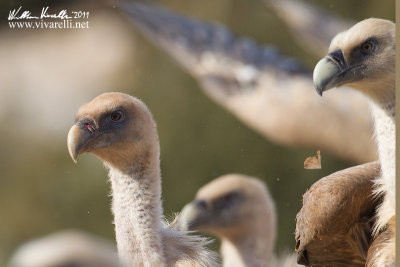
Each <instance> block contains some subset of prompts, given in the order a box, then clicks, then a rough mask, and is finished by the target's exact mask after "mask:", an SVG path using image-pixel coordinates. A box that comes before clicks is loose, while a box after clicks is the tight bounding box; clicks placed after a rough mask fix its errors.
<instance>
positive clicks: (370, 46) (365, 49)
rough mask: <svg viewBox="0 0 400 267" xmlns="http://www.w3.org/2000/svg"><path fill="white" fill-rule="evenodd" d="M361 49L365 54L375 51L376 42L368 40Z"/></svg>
mask: <svg viewBox="0 0 400 267" xmlns="http://www.w3.org/2000/svg"><path fill="white" fill-rule="evenodd" d="M360 49H361V52H362V53H363V54H369V53H371V52H373V51H374V49H375V44H374V43H373V42H371V41H366V42H364V43H362V45H361V47H360Z"/></svg>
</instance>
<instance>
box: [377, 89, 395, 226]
mask: <svg viewBox="0 0 400 267" xmlns="http://www.w3.org/2000/svg"><path fill="white" fill-rule="evenodd" d="M386 92H388V93H386V95H385V96H384V97H383V96H382V97H381V98H380V99H379V100H378V99H375V101H372V113H373V117H374V122H375V138H376V141H377V144H378V154H379V161H380V164H381V170H382V175H381V177H379V178H378V179H377V180H376V184H377V193H384V194H385V197H384V201H383V203H382V205H381V206H380V208H379V210H378V219H377V222H376V229H375V231H379V230H380V229H381V228H382V227H384V226H385V225H386V223H387V222H388V220H389V219H390V218H391V217H392V216H393V215H394V214H395V202H396V196H395V180H396V179H395V169H396V166H395V165H396V163H395V162H396V125H395V109H396V102H395V90H394V82H393V85H392V86H391V88H390V90H386Z"/></svg>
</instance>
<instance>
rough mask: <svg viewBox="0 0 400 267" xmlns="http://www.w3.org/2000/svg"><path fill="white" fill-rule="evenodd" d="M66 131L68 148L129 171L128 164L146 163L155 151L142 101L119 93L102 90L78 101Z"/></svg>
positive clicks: (153, 129) (150, 120)
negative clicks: (89, 153)
mask: <svg viewBox="0 0 400 267" xmlns="http://www.w3.org/2000/svg"><path fill="white" fill-rule="evenodd" d="M75 121H76V123H75V125H74V126H72V128H71V130H70V131H69V133H68V140H67V143H68V150H69V152H70V155H71V157H72V159H73V160H74V161H75V162H76V159H77V157H78V155H80V154H82V153H85V152H91V153H93V154H94V155H96V156H97V157H98V158H100V159H101V160H102V161H103V162H104V163H105V164H106V165H111V166H113V167H115V168H118V169H119V170H123V171H125V170H127V171H129V169H130V168H132V167H133V166H132V164H133V163H134V164H146V162H145V161H146V160H147V159H148V157H149V154H151V153H153V152H154V153H157V151H158V149H159V147H158V135H157V129H156V124H155V122H154V120H153V118H152V115H151V113H150V111H149V110H148V108H147V107H146V105H145V104H144V103H143V102H141V101H140V100H138V99H136V98H134V97H132V96H129V95H126V94H123V93H104V94H101V95H99V96H98V97H96V98H94V99H93V100H92V101H90V102H89V103H87V104H84V105H82V106H81V107H80V108H79V111H78V113H77V115H76V120H75Z"/></svg>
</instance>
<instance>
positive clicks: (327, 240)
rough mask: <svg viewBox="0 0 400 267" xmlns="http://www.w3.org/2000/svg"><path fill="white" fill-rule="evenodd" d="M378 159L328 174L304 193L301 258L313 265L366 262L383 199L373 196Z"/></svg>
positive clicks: (298, 234) (298, 244)
mask: <svg viewBox="0 0 400 267" xmlns="http://www.w3.org/2000/svg"><path fill="white" fill-rule="evenodd" d="M379 175H380V164H379V163H378V162H377V161H376V162H372V163H367V164H363V165H358V166H355V167H352V168H348V169H345V170H342V171H338V172H336V173H333V174H331V175H329V176H326V177H324V178H322V179H320V180H319V181H317V182H316V183H314V184H313V185H312V186H311V188H310V190H309V191H307V192H306V193H305V194H304V195H303V207H302V208H301V210H300V211H299V213H298V214H297V216H296V251H297V253H298V258H297V259H298V262H299V263H301V264H304V265H310V266H364V265H365V261H366V257H367V251H368V248H369V246H370V245H371V242H372V224H373V219H374V214H375V210H376V207H377V206H378V205H379V203H380V202H381V199H380V198H379V197H374V196H373V185H374V183H373V181H374V179H375V178H376V177H378V176H379Z"/></svg>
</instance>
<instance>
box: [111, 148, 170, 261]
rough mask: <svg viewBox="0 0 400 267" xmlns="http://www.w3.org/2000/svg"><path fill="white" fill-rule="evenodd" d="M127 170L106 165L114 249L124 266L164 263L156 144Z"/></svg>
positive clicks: (159, 179)
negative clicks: (114, 237) (141, 160)
mask: <svg viewBox="0 0 400 267" xmlns="http://www.w3.org/2000/svg"><path fill="white" fill-rule="evenodd" d="M146 156H147V161H146V164H143V163H140V164H139V163H136V164H132V166H133V167H132V168H131V170H130V171H129V172H126V171H125V172H122V171H121V170H118V169H117V168H114V167H112V166H108V167H109V169H110V171H109V176H110V180H111V186H112V197H113V201H112V210H113V214H114V224H115V233H116V241H117V246H118V253H119V256H120V259H121V261H122V263H123V264H124V266H127V267H128V266H129V267H130V266H165V258H164V255H163V248H162V242H161V229H162V225H161V217H162V207H161V176H160V163H159V147H157V149H155V151H152V152H147V153H146Z"/></svg>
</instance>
